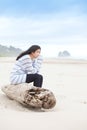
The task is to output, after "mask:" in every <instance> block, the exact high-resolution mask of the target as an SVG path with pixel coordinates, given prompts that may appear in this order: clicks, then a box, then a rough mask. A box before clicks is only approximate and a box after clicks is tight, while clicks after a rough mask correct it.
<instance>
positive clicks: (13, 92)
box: [2, 83, 56, 109]
mask: <svg viewBox="0 0 87 130" xmlns="http://www.w3.org/2000/svg"><path fill="white" fill-rule="evenodd" d="M2 91H3V92H4V93H5V94H6V95H7V96H8V97H9V98H11V99H13V100H16V101H18V102H20V103H22V104H23V105H26V106H27V107H34V108H44V109H50V108H53V107H54V106H55V105H56V98H55V96H54V94H53V92H51V91H50V90H48V89H45V88H39V87H35V86H31V85H30V84H28V83H23V84H18V85H6V86H3V87H2Z"/></svg>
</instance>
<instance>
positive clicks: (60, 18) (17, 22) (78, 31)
mask: <svg viewBox="0 0 87 130" xmlns="http://www.w3.org/2000/svg"><path fill="white" fill-rule="evenodd" d="M0 44H2V45H7V46H9V45H13V46H15V47H19V48H22V49H23V50H24V49H27V48H29V46H30V45H32V44H38V45H41V47H42V54H43V55H44V56H51V57H54V56H57V55H58V51H63V50H65V49H67V50H68V51H69V52H70V53H71V55H72V56H80V57H87V1H86V0H0Z"/></svg>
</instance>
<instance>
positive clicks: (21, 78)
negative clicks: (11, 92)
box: [10, 55, 43, 84]
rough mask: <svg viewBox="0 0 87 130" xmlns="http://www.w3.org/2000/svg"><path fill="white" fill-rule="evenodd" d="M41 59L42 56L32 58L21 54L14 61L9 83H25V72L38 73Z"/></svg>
mask: <svg viewBox="0 0 87 130" xmlns="http://www.w3.org/2000/svg"><path fill="white" fill-rule="evenodd" d="M42 61H43V59H42V56H38V58H36V59H34V60H32V59H31V57H30V56H29V55H24V56H22V57H21V58H20V59H18V60H17V61H16V63H15V65H14V67H13V69H12V72H11V74H10V82H11V84H20V83H25V82H26V76H27V74H35V73H39V70H40V67H41V64H42Z"/></svg>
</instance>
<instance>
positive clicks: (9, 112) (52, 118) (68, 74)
mask: <svg viewBox="0 0 87 130" xmlns="http://www.w3.org/2000/svg"><path fill="white" fill-rule="evenodd" d="M14 62H15V58H0V86H3V85H5V84H9V74H10V71H11V69H12V67H13V64H14ZM41 73H42V74H43V76H44V83H43V87H44V88H48V89H50V90H51V91H53V92H54V94H55V96H56V99H57V104H56V106H55V107H54V108H53V109H51V110H45V111H40V110H33V109H29V108H25V107H24V106H22V105H21V104H19V103H17V102H16V101H13V100H10V99H9V98H7V97H6V96H5V94H4V93H3V92H2V91H1V90H0V130H35V129H36V130H87V61H85V60H71V59H66V60H65V59H45V60H44V63H43V65H42V68H41Z"/></svg>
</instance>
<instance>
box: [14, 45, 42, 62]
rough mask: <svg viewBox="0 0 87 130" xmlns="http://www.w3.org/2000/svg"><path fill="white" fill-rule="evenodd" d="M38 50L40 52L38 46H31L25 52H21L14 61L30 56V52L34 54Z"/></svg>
mask: <svg viewBox="0 0 87 130" xmlns="http://www.w3.org/2000/svg"><path fill="white" fill-rule="evenodd" d="M38 49H40V50H41V47H40V46H38V45H32V46H31V47H30V48H29V49H28V50H26V51H24V52H22V53H21V54H19V56H18V57H17V58H16V60H18V59H20V58H21V57H22V56H24V55H27V54H31V53H32V52H35V51H36V50H38Z"/></svg>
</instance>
